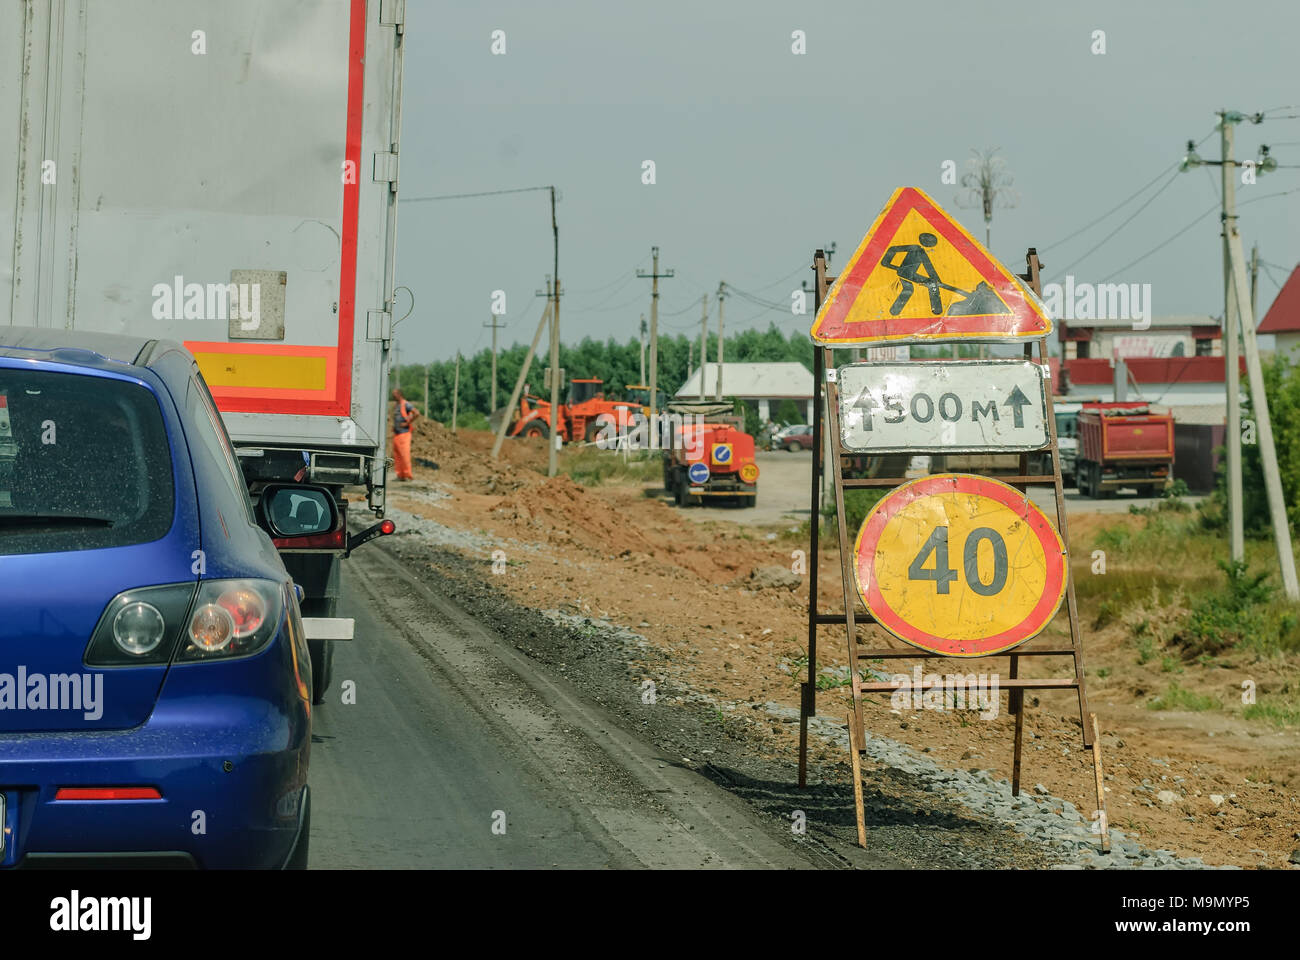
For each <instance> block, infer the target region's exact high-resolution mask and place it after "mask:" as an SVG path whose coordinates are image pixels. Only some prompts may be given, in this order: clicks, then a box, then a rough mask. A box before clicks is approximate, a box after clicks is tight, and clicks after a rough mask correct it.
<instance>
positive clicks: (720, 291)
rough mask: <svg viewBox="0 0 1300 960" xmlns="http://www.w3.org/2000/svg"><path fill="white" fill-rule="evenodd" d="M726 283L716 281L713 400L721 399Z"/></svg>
mask: <svg viewBox="0 0 1300 960" xmlns="http://www.w3.org/2000/svg"><path fill="white" fill-rule="evenodd" d="M726 286H727V285H726V284H725V283H721V282H719V283H718V389H717V392H716V393H715V394H714V397H713V399H714V400H721V399H722V301H723V298H724V297H725V296H726Z"/></svg>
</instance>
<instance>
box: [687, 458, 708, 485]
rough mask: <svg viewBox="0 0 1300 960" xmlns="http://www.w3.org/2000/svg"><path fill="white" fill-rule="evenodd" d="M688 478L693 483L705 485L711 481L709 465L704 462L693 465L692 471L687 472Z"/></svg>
mask: <svg viewBox="0 0 1300 960" xmlns="http://www.w3.org/2000/svg"><path fill="white" fill-rule="evenodd" d="M686 476H687V477H689V478H690V481H691V483H705V482H706V481H707V480H708V479H709V465H708V464H707V463H704V462H702V461H698V462H696V463H692V464H691V466H690V469H688V470H687V471H686Z"/></svg>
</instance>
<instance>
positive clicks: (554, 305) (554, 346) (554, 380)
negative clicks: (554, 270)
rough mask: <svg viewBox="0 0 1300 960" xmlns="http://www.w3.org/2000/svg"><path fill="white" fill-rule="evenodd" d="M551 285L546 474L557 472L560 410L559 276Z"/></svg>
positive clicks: (550, 475) (552, 474) (550, 474)
mask: <svg viewBox="0 0 1300 960" xmlns="http://www.w3.org/2000/svg"><path fill="white" fill-rule="evenodd" d="M548 285H549V286H550V287H551V291H552V294H551V415H550V431H549V432H548V433H547V435H546V436H547V440H546V442H547V443H549V444H550V447H551V449H550V452H549V454H548V456H547V459H546V475H547V476H548V477H553V476H555V474H556V473H558V472H559V449H560V448H559V442H560V435H559V434H558V433H557V432H556V430H555V423H556V420H555V418H556V416H557V414H558V413H559V410H560V278H559V277H556V278H555V282H554V284H548Z"/></svg>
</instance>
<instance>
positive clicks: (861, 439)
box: [839, 360, 1048, 453]
mask: <svg viewBox="0 0 1300 960" xmlns="http://www.w3.org/2000/svg"><path fill="white" fill-rule="evenodd" d="M1046 371H1047V367H1046V365H1041V366H1040V365H1039V364H1037V363H1034V362H1033V361H1030V360H936V361H924V360H920V361H918V360H914V361H910V362H907V363H852V364H846V365H844V366H842V367H840V368H839V398H840V437H841V440H842V441H843V444H844V447H845V449H847V450H851V451H853V452H854V453H889V452H897V451H903V450H910V451H916V452H926V451H934V452H945V451H954V452H956V451H977V450H1000V451H1024V450H1040V449H1042V448H1043V447H1046V446H1047V444H1048V437H1047V396H1046V393H1045V392H1044V384H1045V382H1046Z"/></svg>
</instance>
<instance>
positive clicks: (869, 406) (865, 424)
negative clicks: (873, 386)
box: [853, 390, 876, 430]
mask: <svg viewBox="0 0 1300 960" xmlns="http://www.w3.org/2000/svg"><path fill="white" fill-rule="evenodd" d="M853 409H854V410H861V411H862V429H863V430H870V429H871V411H872V410H874V409H876V404H875V403H874V402H873V401H872V399H871V392H870V391H869V390H863V391H862V393H860V394H859V395H858V399H857V400H856V401H854V403H853Z"/></svg>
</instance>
